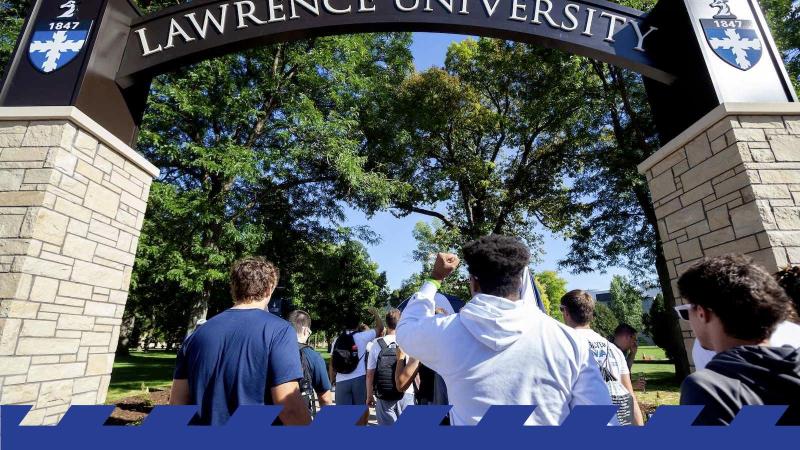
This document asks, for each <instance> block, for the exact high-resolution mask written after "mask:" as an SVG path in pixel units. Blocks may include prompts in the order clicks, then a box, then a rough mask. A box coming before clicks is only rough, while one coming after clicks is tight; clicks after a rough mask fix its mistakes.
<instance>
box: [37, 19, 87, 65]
mask: <svg viewBox="0 0 800 450" xmlns="http://www.w3.org/2000/svg"><path fill="white" fill-rule="evenodd" d="M91 27H92V21H91V20H81V21H63V20H55V21H49V22H44V23H41V24H38V25H37V27H36V29H35V30H34V32H33V36H32V37H31V41H30V44H29V45H28V59H30V61H31V63H32V64H33V67H35V68H36V69H37V70H38V71H40V72H43V73H50V72H53V71H56V70H58V69H60V68H62V67H64V66H65V65H67V64H68V63H69V62H70V61H72V60H73V59H75V57H76V56H78V54H80V52H81V49H83V47H85V45H86V42H87V40H88V38H89V31H90V30H91Z"/></svg>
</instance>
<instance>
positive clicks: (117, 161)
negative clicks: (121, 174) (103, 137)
mask: <svg viewBox="0 0 800 450" xmlns="http://www.w3.org/2000/svg"><path fill="white" fill-rule="evenodd" d="M97 156H99V157H102V158H105V159H106V160H107V161H109V162H110V163H111V164H113V165H115V166H117V167H119V168H120V169H121V168H123V167H125V158H123V157H122V156H120V154H119V153H117V152H115V151H114V150H111V149H110V148H108V147H106V146H105V145H104V144H100V147H98V149H97ZM108 172H109V173H110V172H111V171H110V170H109V171H108Z"/></svg>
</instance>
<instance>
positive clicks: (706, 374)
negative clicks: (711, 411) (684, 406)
mask: <svg viewBox="0 0 800 450" xmlns="http://www.w3.org/2000/svg"><path fill="white" fill-rule="evenodd" d="M726 380H727V377H725V376H724V375H720V374H718V373H716V372H714V371H713V370H709V369H703V370H698V371H697V372H695V373H693V374H691V375H689V376H688V377H686V379H685V380H683V383H682V384H681V403H683V402H684V401H688V402H689V403H690V404H691V402H693V401H698V402H700V404H705V400H704V399H706V398H708V397H711V396H714V395H713V393H718V392H719V391H720V390H721V389H720V387H721V386H723V385H726V384H727V383H725V381H726Z"/></svg>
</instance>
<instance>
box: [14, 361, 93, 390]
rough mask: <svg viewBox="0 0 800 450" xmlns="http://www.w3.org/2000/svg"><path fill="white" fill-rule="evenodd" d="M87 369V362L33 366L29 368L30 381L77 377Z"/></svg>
mask: <svg viewBox="0 0 800 450" xmlns="http://www.w3.org/2000/svg"><path fill="white" fill-rule="evenodd" d="M85 370H86V363H85V362H74V363H59V364H44V365H41V366H31V367H30V369H28V381H31V382H33V381H49V380H63V379H68V378H77V377H81V376H83V374H84V372H85ZM70 393H71V392H70Z"/></svg>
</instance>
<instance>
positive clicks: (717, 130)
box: [675, 117, 740, 292]
mask: <svg viewBox="0 0 800 450" xmlns="http://www.w3.org/2000/svg"><path fill="white" fill-rule="evenodd" d="M739 126H740V125H739V122H738V121H737V120H736V118H734V117H726V118H724V119H722V120H720V121H719V122H717V123H716V124H714V125H713V126H712V127H711V128H709V129H708V131H707V132H706V135H707V136H708V140H709V142H710V141H713V140H714V139H716V138H718V137H720V136H722V135H724V134H725V133H727V132H728V130H730V129H732V128H739ZM675 292H677V291H675Z"/></svg>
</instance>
